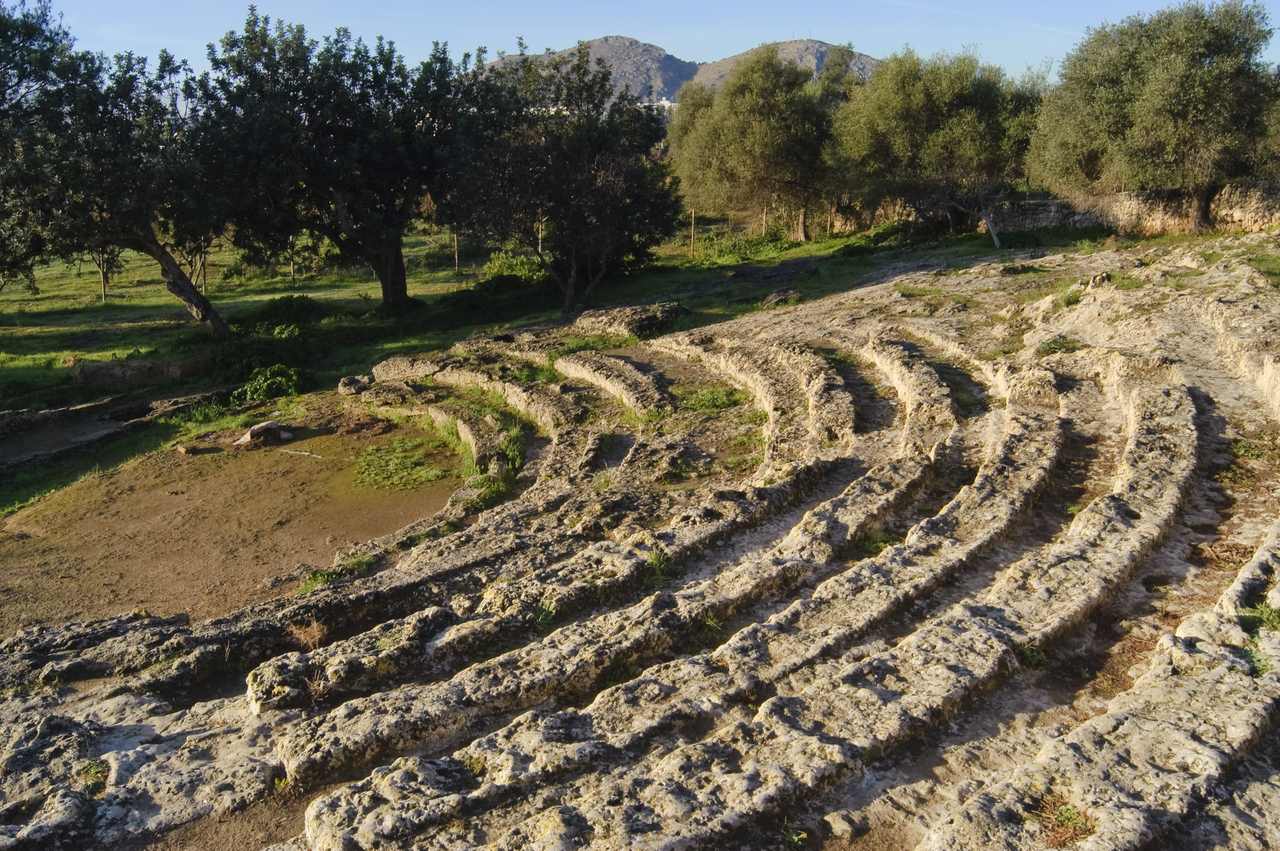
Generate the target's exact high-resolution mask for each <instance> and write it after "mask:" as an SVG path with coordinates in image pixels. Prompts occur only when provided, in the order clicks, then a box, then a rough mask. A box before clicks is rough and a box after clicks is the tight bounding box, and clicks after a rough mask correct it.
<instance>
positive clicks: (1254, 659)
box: [1242, 638, 1271, 677]
mask: <svg viewBox="0 0 1280 851" xmlns="http://www.w3.org/2000/svg"><path fill="white" fill-rule="evenodd" d="M1242 649H1243V651H1244V658H1245V660H1246V661H1248V663H1249V676H1251V677H1261V676H1263V675H1265V674H1267V673H1270V671H1271V660H1270V659H1268V658H1267V657H1266V656H1265V655H1264V654H1263V652H1262V648H1261V647H1260V646H1259V645H1258V639H1257V638H1250V639H1249V640H1248V641H1247V642H1246V643H1245V645H1244V647H1243V648H1242Z"/></svg>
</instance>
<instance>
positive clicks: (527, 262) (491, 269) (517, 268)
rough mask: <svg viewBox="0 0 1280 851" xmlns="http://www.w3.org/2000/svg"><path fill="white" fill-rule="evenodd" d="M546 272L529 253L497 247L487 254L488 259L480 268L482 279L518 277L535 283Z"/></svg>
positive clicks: (540, 279) (542, 278) (544, 276)
mask: <svg viewBox="0 0 1280 851" xmlns="http://www.w3.org/2000/svg"><path fill="white" fill-rule="evenodd" d="M546 276H547V274H546V272H545V271H544V270H543V268H542V264H541V263H539V262H538V258H537V257H534V256H533V255H531V254H523V253H520V252H516V251H505V250H502V249H499V250H498V251H495V252H493V253H492V254H490V255H489V260H488V261H487V262H486V263H485V264H484V267H483V268H482V269H481V270H480V277H481V279H482V280H486V281H487V280H492V279H494V278H518V279H519V280H521V281H524V282H525V283H530V284H536V283H539V282H540V281H542V280H544V279H545V278H546Z"/></svg>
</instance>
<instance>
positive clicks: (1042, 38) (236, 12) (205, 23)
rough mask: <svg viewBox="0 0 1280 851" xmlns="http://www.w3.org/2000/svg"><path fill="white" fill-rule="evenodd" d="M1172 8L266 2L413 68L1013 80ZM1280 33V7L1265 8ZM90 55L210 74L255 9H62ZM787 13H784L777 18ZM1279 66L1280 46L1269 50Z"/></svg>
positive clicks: (140, 0) (113, 1) (920, 0)
mask: <svg viewBox="0 0 1280 851" xmlns="http://www.w3.org/2000/svg"><path fill="white" fill-rule="evenodd" d="M1165 5H1168V3H1164V2H1139V0H1131V2H1121V3H1115V2H1106V0H1076V1H1075V2H1070V3H1037V2H1034V0H1032V2H1027V1H1026V0H1022V2H1011V1H1010V0H1000V1H999V2H970V3H964V4H960V3H948V2H941V0H876V2H857V1H856V0H806V2H803V3H799V4H797V5H796V6H790V5H788V4H786V3H779V2H777V0H771V2H760V0H739V2H727V0H714V2H701V3H698V2H690V0H629V2H627V3H608V2H597V3H581V2H579V3H572V2H561V0H540V2H533V0H478V1H477V0H473V2H457V0H450V2H440V0H416V2H414V0H364V2H351V0H346V2H335V0H322V2H309V3H308V2H301V0H260V2H259V3H258V6H259V9H260V11H262V12H263V13H264V14H269V15H272V16H273V17H282V18H285V19H287V20H290V21H296V22H301V23H303V24H306V26H307V29H308V30H309V31H311V32H312V33H313V34H316V35H320V34H323V33H326V32H330V31H332V30H333V29H334V28H335V27H338V26H346V27H348V28H349V29H351V30H352V31H353V32H355V33H357V34H358V35H362V36H365V37H366V38H372V37H373V36H376V35H379V34H381V35H385V36H387V37H389V38H392V39H394V40H395V41H396V43H397V44H398V45H399V47H400V49H401V51H402V52H403V53H404V54H405V55H406V56H407V57H409V58H410V59H412V60H416V59H421V58H423V57H425V56H426V54H427V53H428V51H429V50H430V47H431V42H432V41H433V40H439V41H447V42H448V43H449V45H450V47H451V48H452V49H453V50H454V51H455V52H460V51H462V50H469V49H472V48H474V47H476V46H477V45H485V46H487V47H488V48H489V49H490V51H491V52H492V51H496V50H500V49H502V50H513V49H514V48H515V42H516V37H517V36H521V35H523V36H524V38H525V40H526V41H528V42H529V45H530V47H532V48H534V49H536V50H541V49H542V48H544V47H554V48H561V47H568V46H571V45H572V44H574V43H575V42H577V41H578V40H579V39H586V38H593V37H595V36H600V35H615V34H617V35H629V36H633V37H635V38H638V39H640V40H642V41H649V42H653V43H654V44H657V45H660V46H662V47H664V48H666V49H667V50H668V51H670V52H671V53H673V54H675V55H676V56H679V57H680V58H682V59H688V60H692V61H695V62H705V61H708V60H713V59H719V58H723V57H725V56H728V55H730V54H733V53H738V52H740V51H742V50H746V49H748V48H751V47H755V46H756V45H758V44H760V43H761V42H765V41H777V40H782V39H790V38H820V39H823V40H824V41H830V42H839V43H843V42H852V43H853V45H854V47H855V48H857V49H858V50H861V51H863V52H864V53H869V54H871V55H872V56H884V55H886V54H888V53H892V52H893V51H895V50H898V49H899V48H901V47H903V46H905V45H910V46H911V47H914V48H915V49H916V50H917V51H920V52H922V53H934V52H937V51H942V50H957V49H960V48H966V47H968V48H973V49H975V50H976V51H977V52H978V53H979V55H981V56H982V57H983V58H984V59H986V60H988V61H991V62H996V63H998V64H1000V65H1003V66H1004V67H1005V68H1006V69H1008V70H1010V71H1013V72H1020V71H1022V70H1023V69H1025V68H1027V67H1040V66H1041V65H1042V64H1043V63H1044V62H1045V61H1046V60H1052V61H1055V62H1056V61H1057V60H1060V59H1061V58H1062V56H1063V55H1064V54H1065V53H1066V52H1067V51H1068V50H1070V48H1071V47H1072V45H1074V44H1075V43H1076V42H1077V41H1079V39H1080V38H1081V36H1083V35H1084V32H1085V30H1086V29H1087V28H1088V27H1089V26H1092V25H1095V24H1097V23H1101V22H1103V21H1115V20H1118V19H1120V18H1123V17H1126V16H1128V15H1130V14H1133V13H1136V12H1151V11H1155V10H1156V9H1159V8H1161V7H1162V6H1165ZM1265 5H1266V7H1267V9H1268V11H1269V12H1270V14H1271V17H1272V19H1273V22H1274V23H1275V24H1277V25H1280V0H1277V2H1274V3H1266V4H1265ZM54 6H55V8H57V9H58V10H60V11H61V12H62V14H63V19H64V21H65V23H66V24H67V25H68V27H69V28H70V29H71V31H72V33H73V34H74V35H75V36H76V39H77V41H78V43H79V44H80V45H81V46H82V47H86V48H90V49H93V50H103V51H106V52H108V53H112V52H116V51H121V50H133V51H134V52H135V53H143V54H147V55H154V54H155V53H156V52H158V51H159V50H160V49H161V48H168V49H169V50H170V51H172V52H173V53H175V54H177V55H178V56H179V57H182V58H186V59H190V60H191V61H192V63H193V64H195V65H197V66H199V65H203V57H204V52H205V45H206V44H207V43H208V42H210V41H213V40H216V39H217V38H218V37H219V36H221V35H222V33H224V32H226V31H227V30H228V29H234V28H237V27H238V25H239V24H240V23H241V22H242V21H243V19H244V13H245V10H246V9H247V6H248V4H247V2H226V0H204V2H200V3H191V2H182V0H177V2H174V0H168V2H160V0H107V2H103V0H54ZM779 11H784V12H786V13H787V14H784V15H780V14H779ZM1268 58H1269V60H1270V61H1272V62H1280V38H1277V40H1276V41H1275V42H1273V44H1272V46H1271V48H1270V50H1269V51H1268Z"/></svg>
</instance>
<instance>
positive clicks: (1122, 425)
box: [0, 237, 1280, 851]
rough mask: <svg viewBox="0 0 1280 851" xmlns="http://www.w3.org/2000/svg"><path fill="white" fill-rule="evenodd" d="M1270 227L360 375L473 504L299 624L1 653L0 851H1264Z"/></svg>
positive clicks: (641, 318) (1275, 363)
mask: <svg viewBox="0 0 1280 851" xmlns="http://www.w3.org/2000/svg"><path fill="white" fill-rule="evenodd" d="M1260 239H1261V238H1260V237H1245V238H1233V239H1225V240H1222V241H1221V242H1220V244H1217V245H1215V246H1213V247H1212V250H1211V251H1208V250H1206V249H1204V248H1203V247H1201V248H1198V249H1195V250H1193V249H1190V248H1167V247H1166V248H1159V249H1142V250H1141V251H1140V254H1133V253H1125V252H1120V251H1101V252H1097V253H1094V254H1090V255H1061V256H1053V255H1050V256H1043V255H1042V256H1034V257H1031V256H1028V257H1026V258H1022V259H1021V260H1020V261H1019V262H1017V263H1010V262H1009V261H1007V260H1002V261H1001V262H1000V263H992V264H977V265H971V266H968V267H967V268H957V269H953V270H950V271H928V272H919V271H910V270H907V271H904V272H902V273H901V274H900V275H898V276H897V277H894V278H891V279H890V280H888V281H887V282H886V283H881V284H878V285H875V286H870V287H866V288H862V289H857V290H853V291H850V292H849V293H845V294H840V295H835V296H830V297H828V298H825V299H821V300H817V301H813V302H807V303H802V304H799V305H794V306H788V307H785V308H781V309H778V310H771V311H760V312H756V313H752V314H748V315H747V316H745V317H743V318H741V319H738V320H735V321H732V322H727V323H723V324H720V325H715V326H710V327H705V328H701V329H698V330H695V331H689V332H683V333H674V334H666V335H663V336H655V335H658V334H662V332H664V331H665V330H668V329H669V327H670V323H671V322H672V320H673V319H674V318H675V315H676V308H675V307H674V306H672V305H659V306H656V307H653V308H624V309H621V310H616V311H594V312H589V313H586V314H583V316H582V317H580V318H579V319H578V321H577V323H576V324H575V325H574V326H571V327H569V328H567V329H554V328H552V329H544V330H536V331H529V332H524V333H520V334H515V335H511V336H506V337H492V338H486V339H481V340H473V341H467V342H465V343H463V344H460V345H459V346H457V347H455V348H453V349H451V350H450V351H447V352H442V353H438V354H433V355H421V356H413V357H396V358H392V359H390V360H388V361H385V362H383V363H381V364H378V365H377V366H375V367H374V368H373V370H372V373H371V376H367V377H360V378H358V379H354V380H351V381H347V382H346V383H345V384H344V388H345V390H346V391H347V398H348V400H349V402H348V403H349V404H351V405H353V406H358V408H359V409H360V410H361V411H372V412H376V413H380V414H382V415H386V416H395V417H397V418H403V419H405V420H407V421H409V422H411V423H418V424H419V425H421V427H422V428H424V429H430V430H432V431H434V432H435V433H436V434H438V435H441V436H443V438H444V439H446V440H447V441H449V442H451V443H452V445H454V446H455V447H456V449H457V451H458V452H460V453H462V454H463V455H464V456H465V457H466V458H468V459H469V460H470V461H471V467H472V469H471V471H470V472H471V475H470V476H469V478H468V481H467V483H466V485H464V487H463V488H461V489H459V491H458V492H457V493H456V494H455V495H454V497H453V498H452V499H451V500H450V501H449V504H448V505H447V506H446V507H445V508H444V509H443V510H441V512H440V513H439V514H437V515H435V516H433V517H424V518H421V519H420V520H418V521H417V522H415V523H414V524H412V525H411V526H409V527H407V528H406V529H404V530H401V531H400V532H398V533H396V534H394V535H391V536H387V537H386V538H384V539H380V540H378V541H372V542H370V543H369V544H368V545H366V546H364V547H361V548H358V549H357V550H355V551H352V552H351V553H348V554H346V555H345V556H344V557H342V558H341V559H339V561H338V562H337V563H335V565H334V568H333V570H332V571H329V572H327V573H326V574H325V575H324V578H325V580H326V581H325V582H322V583H320V584H319V585H318V587H315V588H313V589H312V590H309V591H308V593H305V594H302V595H296V596H288V597H282V598H280V599H278V600H274V601H271V602H268V603H264V604H260V605H256V606H253V607H250V608H248V609H245V610H243V611H240V612H237V613H235V614H233V615H230V616H227V617H223V618H219V619H216V620H212V621H208V622H203V623H188V622H186V621H185V619H182V618H168V619H161V618H154V617H149V616H147V615H145V614H144V613H134V614H129V615H122V616H120V617H118V618H112V619H107V620H104V621H97V622H91V623H74V624H64V625H50V626H43V627H35V628H30V629H27V630H25V631H23V632H22V633H19V634H18V635H15V636H11V637H8V638H6V639H5V640H4V641H3V643H2V644H0V685H2V687H3V689H4V691H3V699H2V700H0V730H2V731H3V732H2V734H0V848H5V849H7V848H15V849H16V848H68V849H70V848H85V847H110V846H112V845H117V844H120V843H126V842H145V841H146V840H147V839H148V838H149V837H155V836H159V835H163V834H165V833H167V832H169V831H172V830H175V829H178V828H181V827H182V826H184V825H188V824H191V823H193V822H197V821H199V820H201V819H206V818H214V817H227V818H236V817H237V816H236V815H235V813H237V812H238V811H240V810H242V809H244V808H245V807H247V806H249V805H251V804H253V803H255V802H260V801H265V800H269V799H272V798H274V797H275V796H283V797H285V798H288V799H295V798H296V796H302V798H303V799H304V800H305V801H306V803H307V807H306V815H305V822H304V823H303V824H300V825H299V826H298V829H299V833H298V835H297V836H295V837H293V838H292V839H289V840H288V841H286V842H285V844H284V845H281V846H279V847H281V848H286V847H287V848H291V849H326V850H327V849H334V851H337V849H342V851H350V849H363V848H368V849H374V848H378V849H382V848H459V849H462V848H475V847H484V846H488V847H495V848H511V849H515V848H521V849H523V848H530V847H532V848H574V847H592V848H633V847H644V848H666V847H671V848H676V847H682V848H683V847H706V848H733V847H744V848H758V847H775V846H776V847H783V846H788V845H802V844H806V843H808V844H809V845H810V846H816V845H818V844H820V843H823V842H830V843H832V847H857V846H856V845H853V846H845V845H842V843H856V842H860V841H866V842H867V843H869V845H870V847H886V848H898V847H900V848H910V847H916V846H918V845H919V846H922V847H927V848H934V849H943V848H947V849H953V848H954V849H970V848H1008V849H1021V848H1041V847H1044V846H1045V845H1046V844H1049V845H1053V846H1055V847H1070V846H1074V845H1078V846H1079V847H1082V848H1083V847H1088V848H1099V849H1101V848H1106V849H1118V848H1141V847H1153V843H1154V845H1159V844H1160V843H1162V842H1167V841H1171V840H1170V839H1169V838H1170V837H1175V836H1177V837H1183V838H1186V841H1188V842H1194V843H1196V844H1195V847H1199V848H1214V847H1222V848H1226V847H1242V848H1263V847H1268V843H1270V842H1272V841H1274V831H1273V830H1272V829H1271V828H1272V826H1274V825H1275V823H1276V819H1275V816H1274V813H1273V812H1272V811H1273V810H1274V808H1275V807H1274V804H1275V802H1276V801H1280V793H1278V792H1277V791H1276V790H1277V784H1276V780H1275V772H1276V770H1277V768H1280V766H1277V765H1276V763H1275V758H1276V757H1275V750H1274V748H1271V747H1270V746H1269V745H1267V744H1266V743H1267V742H1268V736H1269V734H1270V732H1271V730H1272V729H1273V727H1274V722H1275V721H1276V717H1277V713H1278V712H1280V673H1277V672H1278V671H1280V585H1278V584H1277V580H1278V579H1280V577H1278V576H1277V571H1278V570H1280V549H1278V543H1277V542H1278V541H1280V527H1278V526H1277V525H1276V523H1277V520H1278V519H1280V518H1277V506H1280V437H1278V435H1280V429H1278V428H1277V421H1278V420H1280V359H1278V357H1280V356H1278V350H1277V343H1276V341H1277V340H1278V339H1280V334H1278V333H1277V332H1278V331H1280V291H1277V290H1276V289H1275V288H1274V287H1272V286H1271V285H1270V283H1269V282H1267V281H1266V280H1265V279H1264V278H1262V277H1261V276H1260V275H1259V274H1258V273H1256V272H1254V271H1253V270H1252V269H1251V267H1250V266H1249V265H1248V259H1249V258H1250V257H1251V256H1252V255H1254V254H1256V253H1257V252H1258V251H1260V250H1261V247H1260V245H1259V244H1258V242H1259V240H1260ZM1138 261H1141V262H1138ZM1170 282H1176V284H1177V285H1176V286H1174V285H1172V284H1171V283H1170ZM1067 292H1073V293H1074V295H1073V296H1072V297H1071V298H1063V297H1062V295H1063V293H1067ZM583 335H589V336H585V337H584V336H583ZM650 338H652V339H650ZM1188 837H1189V838H1188ZM282 839H284V838H283V837H282Z"/></svg>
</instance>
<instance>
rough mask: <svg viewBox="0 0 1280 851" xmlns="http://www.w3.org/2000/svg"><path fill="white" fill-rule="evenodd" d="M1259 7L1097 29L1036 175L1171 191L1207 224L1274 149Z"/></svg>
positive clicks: (1059, 100)
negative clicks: (1227, 189) (1222, 199)
mask: <svg viewBox="0 0 1280 851" xmlns="http://www.w3.org/2000/svg"><path fill="white" fill-rule="evenodd" d="M1271 34H1272V30H1271V27H1270V26H1269V22H1268V19H1267V13H1266V11H1265V9H1264V8H1263V7H1262V6H1261V5H1260V4H1258V3H1252V2H1238V0H1229V2H1223V3H1218V4H1210V5H1206V4H1204V3H1199V2H1188V3H1182V4H1181V5H1178V6H1174V7H1172V8H1170V9H1166V10H1164V11H1161V12H1157V13H1156V14H1154V15H1151V16H1149V17H1146V16H1134V17H1131V18H1128V19H1126V20H1125V21H1123V22H1121V23H1119V24H1114V25H1107V26H1102V27H1098V28H1097V29H1094V30H1091V31H1090V32H1089V34H1088V35H1087V36H1086V37H1085V39H1084V40H1083V41H1082V42H1081V43H1080V44H1079V45H1077V46H1076V48H1075V50H1073V51H1072V52H1071V54H1070V55H1068V56H1067V58H1066V60H1065V61H1064V63H1063V66H1062V75H1061V76H1062V80H1061V83H1060V85H1059V86H1058V87H1057V88H1056V89H1055V90H1054V91H1053V92H1052V93H1051V94H1050V95H1049V96H1048V98H1047V99H1046V101H1045V104H1044V108H1043V110H1042V111H1041V114H1040V120H1039V122H1038V124H1037V127H1036V131H1035V135H1034V138H1033V142H1032V146H1031V151H1030V155H1029V163H1030V170H1031V173H1032V176H1033V177H1034V178H1036V179H1038V180H1040V181H1042V182H1043V183H1044V184H1046V185H1047V186H1048V187H1049V188H1051V189H1053V190H1054V191H1057V192H1061V193H1064V194H1077V195H1079V194H1083V195H1097V194H1103V193H1109V192H1118V191H1144V190H1171V191H1176V192H1179V193H1184V194H1185V195H1187V196H1189V197H1191V198H1193V199H1194V200H1195V225H1196V226H1197V227H1206V226H1208V225H1209V224H1210V211H1211V207H1212V203H1213V199H1214V197H1215V196H1216V195H1217V193H1218V191H1219V190H1220V189H1221V187H1222V186H1223V184H1224V183H1225V182H1227V181H1229V180H1231V179H1234V178H1238V177H1242V176H1245V175H1248V174H1250V173H1251V172H1252V171H1253V170H1254V169H1255V168H1256V167H1257V166H1258V159H1259V156H1260V154H1261V153H1262V152H1263V151H1264V149H1265V141H1266V137H1267V115H1268V111H1269V108H1270V107H1271V105H1272V104H1273V103H1274V101H1275V79H1274V76H1273V75H1272V74H1270V73H1269V72H1268V69H1267V67H1266V66H1265V65H1264V63H1263V61H1262V51H1263V49H1264V48H1265V47H1266V45H1267V43H1268V42H1269V41H1270V39H1271Z"/></svg>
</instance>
